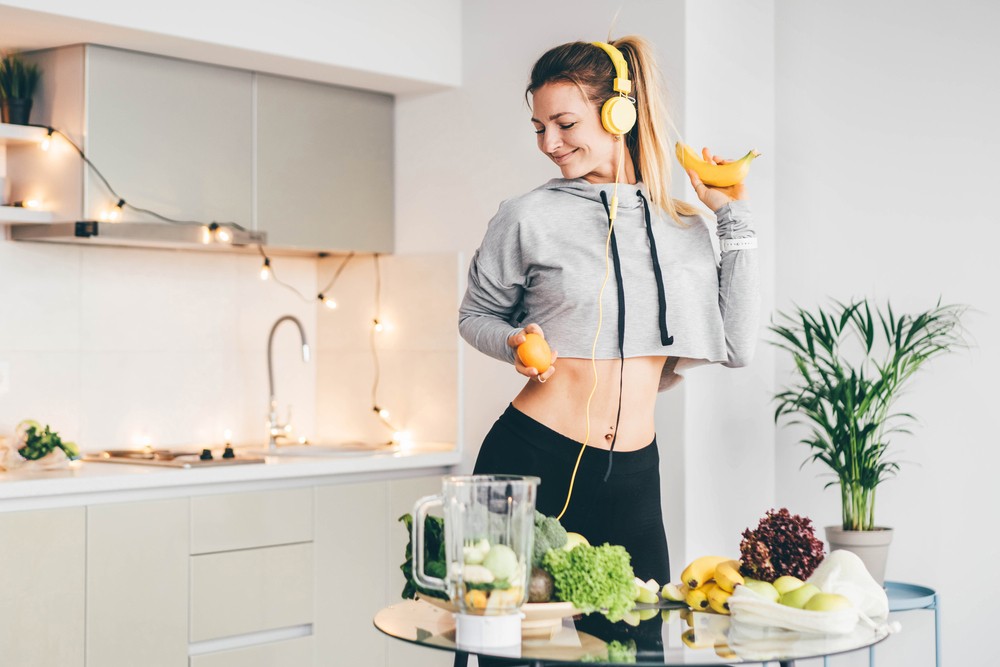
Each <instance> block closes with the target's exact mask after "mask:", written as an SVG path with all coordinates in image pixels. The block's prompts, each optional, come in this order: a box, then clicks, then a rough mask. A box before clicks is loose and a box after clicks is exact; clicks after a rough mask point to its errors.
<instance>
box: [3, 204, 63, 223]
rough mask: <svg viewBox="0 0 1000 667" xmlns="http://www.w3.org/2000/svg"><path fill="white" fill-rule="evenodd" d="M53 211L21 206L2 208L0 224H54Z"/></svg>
mask: <svg viewBox="0 0 1000 667" xmlns="http://www.w3.org/2000/svg"><path fill="white" fill-rule="evenodd" d="M53 220H55V216H54V215H52V211H39V210H36V209H31V208H21V207H20V206H0V224H6V223H9V222H52V221H53Z"/></svg>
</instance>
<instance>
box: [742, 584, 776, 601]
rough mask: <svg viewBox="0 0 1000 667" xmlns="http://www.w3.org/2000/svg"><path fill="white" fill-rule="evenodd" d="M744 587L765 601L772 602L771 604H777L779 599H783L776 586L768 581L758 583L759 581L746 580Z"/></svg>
mask: <svg viewBox="0 0 1000 667" xmlns="http://www.w3.org/2000/svg"><path fill="white" fill-rule="evenodd" d="M743 585H744V586H746V587H747V588H749V589H750V590H752V591H753V592H754V593H756V594H757V595H759V596H761V597H762V598H764V599H765V600H770V601H771V602H777V601H778V598H780V597H781V593H779V592H778V589H777V588H775V587H774V584H772V583H770V582H768V581H758V580H757V579H744V581H743Z"/></svg>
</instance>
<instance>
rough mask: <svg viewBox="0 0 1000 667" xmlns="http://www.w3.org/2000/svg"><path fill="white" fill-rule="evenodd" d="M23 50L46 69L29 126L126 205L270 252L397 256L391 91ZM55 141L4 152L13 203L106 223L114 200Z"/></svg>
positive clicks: (118, 55) (94, 53)
mask: <svg viewBox="0 0 1000 667" xmlns="http://www.w3.org/2000/svg"><path fill="white" fill-rule="evenodd" d="M28 57H29V58H30V59H32V60H34V61H35V62H37V63H38V64H39V65H40V66H41V68H42V71H43V73H44V76H43V79H42V90H41V91H40V93H39V95H38V98H37V99H36V111H35V113H34V114H33V118H32V122H34V123H40V124H44V125H51V126H52V127H55V128H57V129H58V130H60V131H61V132H64V133H65V134H66V135H67V136H69V137H70V138H71V139H72V140H73V141H74V142H75V143H77V144H78V145H80V146H81V147H82V148H83V150H84V151H85V152H86V154H87V156H88V158H89V159H90V160H91V161H92V162H93V163H94V165H95V166H96V167H97V168H98V169H100V171H101V173H102V174H103V175H104V177H105V178H106V179H107V181H108V182H109V183H110V184H111V186H112V187H113V188H114V190H115V191H116V192H117V193H118V195H120V196H121V197H123V198H125V200H126V201H127V202H128V203H129V204H131V205H132V206H135V207H139V208H144V209H149V210H151V211H155V212H156V213H159V214H161V215H163V216H166V217H169V218H173V219H176V220H182V221H188V220H193V221H199V222H203V223H208V222H219V223H236V224H238V225H240V226H242V227H244V228H247V229H253V230H255V231H263V232H265V233H266V234H267V236H268V241H267V245H268V247H269V248H271V249H287V250H294V251H306V252H323V251H347V250H357V251H368V252H376V251H377V252H391V251H392V249H393V237H394V233H393V98H392V97H391V96H389V95H384V94H379V93H371V92H365V91H359V90H353V89H348V88H341V87H337V86H331V85H326V84H318V83H312V82H306V81H301V80H297V79H288V78H282V77H276V76H269V75H262V74H255V73H253V72H249V71H245V70H239V69H233V68H228V67H221V66H216V65H206V64H203V63H196V62H190V61H185V60H177V59H173V58H164V57H161V56H153V55H149V54H144V53H137V52H134V51H125V50H120V49H113V48H108V47H102V46H95V45H83V46H72V47H64V48H58V49H50V50H45V51H38V52H35V53H33V54H30V55H29V56H28ZM53 146H55V147H57V148H58V150H49V151H40V150H38V148H37V146H35V145H30V146H24V147H17V148H14V147H12V148H10V150H8V151H7V153H8V160H7V162H8V164H7V176H8V179H9V181H10V185H11V191H12V192H11V194H12V196H11V200H19V199H23V200H28V199H35V200H41V201H43V202H44V208H45V209H46V210H48V211H51V212H52V214H53V218H54V219H55V220H56V221H67V222H71V221H76V220H107V219H108V214H109V213H112V212H114V205H115V203H116V202H117V198H116V197H115V195H114V194H113V193H112V192H111V191H109V189H108V187H107V185H106V184H105V183H103V182H102V180H101V179H100V178H99V177H98V175H97V173H95V172H94V170H92V169H90V168H89V167H87V166H86V165H85V164H84V163H83V161H82V160H80V158H79V156H77V155H76V153H75V152H74V151H73V150H72V148H70V147H69V146H68V145H66V144H64V143H62V142H58V141H56V142H53ZM119 219H120V220H121V221H128V222H149V221H154V220H156V217H154V216H152V215H148V214H145V213H142V212H138V211H135V210H133V209H130V208H126V209H125V211H124V212H123V213H122V214H120V218H119Z"/></svg>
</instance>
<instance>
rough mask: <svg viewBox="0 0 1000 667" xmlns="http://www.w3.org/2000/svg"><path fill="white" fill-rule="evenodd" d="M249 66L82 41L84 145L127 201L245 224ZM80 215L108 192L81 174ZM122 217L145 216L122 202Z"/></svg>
mask: <svg viewBox="0 0 1000 667" xmlns="http://www.w3.org/2000/svg"><path fill="white" fill-rule="evenodd" d="M252 80H253V75H252V74H251V73H250V72H245V71H241V70H236V69H228V68H225V67H216V66H212V65H202V64H199V63H193V62H188V61H184V60H174V59H172V58H161V57H157V56H150V55H146V54H142V53H135V52H132V51H120V50H117V49H108V48H102V47H87V84H86V91H87V96H86V123H87V148H86V151H87V154H88V156H89V157H90V159H91V160H92V161H93V162H94V164H96V165H97V166H98V168H99V169H100V170H101V172H102V173H103V174H104V176H105V177H106V178H107V179H108V181H110V182H111V184H112V185H113V186H114V188H115V190H117V191H118V192H119V193H120V194H121V196H122V197H125V198H126V200H128V201H129V202H130V203H132V204H134V205H135V206H139V207H142V208H148V209H151V210H153V211H156V212H157V213H160V214H162V215H165V216H167V217H170V218H175V219H179V220H200V221H207V222H211V221H216V222H235V223H237V224H239V225H241V226H243V227H246V228H250V226H251V224H252V211H251V205H252V201H253V196H252V183H253V157H252V156H253V147H252V145H251V140H250V139H251V136H252V122H253V108H252V106H251V99H252V98H251V94H252V85H253V83H252ZM85 182H86V187H85V189H84V193H85V196H84V213H83V214H84V218H86V219H89V220H98V219H100V216H101V213H102V211H105V210H108V209H110V208H111V207H113V206H114V204H115V201H116V200H115V199H114V197H113V196H112V195H111V194H110V193H109V192H108V191H107V188H105V186H104V184H103V183H101V182H100V180H99V179H98V178H96V176H95V175H94V174H93V173H89V174H87V175H86V181H85ZM122 219H123V220H130V221H143V220H154V219H155V218H152V217H150V216H148V215H144V214H142V213H137V212H135V211H131V210H126V211H125V214H124V215H123V216H122Z"/></svg>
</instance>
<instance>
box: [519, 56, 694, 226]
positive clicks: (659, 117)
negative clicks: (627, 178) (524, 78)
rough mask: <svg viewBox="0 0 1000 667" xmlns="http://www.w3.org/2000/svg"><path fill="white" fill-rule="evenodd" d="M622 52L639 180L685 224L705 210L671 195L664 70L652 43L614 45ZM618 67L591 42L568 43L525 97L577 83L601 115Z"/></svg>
mask: <svg viewBox="0 0 1000 667" xmlns="http://www.w3.org/2000/svg"><path fill="white" fill-rule="evenodd" d="M610 44H611V45H612V46H614V47H615V48H617V49H618V50H619V51H621V53H622V56H623V57H624V58H625V62H626V63H627V64H628V73H629V79H631V80H632V93H631V94H632V96H633V97H635V104H636V112H637V116H638V118H637V120H636V124H635V127H633V128H632V129H631V130H630V131H629V132H628V134H626V135H625V142H626V145H627V146H628V149H629V154H630V156H631V159H632V167H633V169H634V170H635V175H636V178H637V179H638V180H640V181H642V182H643V183H645V184H646V188H647V189H648V190H649V199H650V201H651V202H652V203H653V204H655V205H656V206H658V207H659V208H660V209H662V210H663V211H665V212H666V213H667V214H668V215H669V216H670V217H671V218H673V219H674V220H675V221H676V222H678V223H681V224H684V223H683V221H682V220H681V219H680V216H682V215H701V213H700V211H699V210H698V209H697V208H696V207H694V206H692V205H691V204H688V203H687V202H685V201H682V200H680V199H674V198H673V197H671V196H670V182H671V163H672V160H671V153H670V151H669V150H668V149H667V147H666V144H667V143H668V142H669V137H668V136H667V132H666V127H667V125H668V124H669V125H670V126H673V123H672V121H671V120H670V117H669V115H668V114H667V111H666V109H667V102H666V100H667V97H666V88H665V86H664V85H663V84H662V83H661V75H660V70H659V68H658V67H657V65H656V60H655V58H654V57H653V49H652V47H651V46H650V45H649V42H647V41H646V40H644V39H643V38H641V37H637V36H628V37H622V38H621V39H617V40H615V41H613V42H610ZM614 78H615V68H614V65H613V63H612V62H611V59H610V58H609V57H608V54H607V53H605V52H604V51H603V50H602V49H601V48H600V47H597V46H594V45H593V44H591V43H590V42H569V43H568V44H562V45H560V46H557V47H555V48H552V49H549V50H548V51H546V52H545V53H544V54H542V57H541V58H539V59H538V61H537V62H536V63H535V65H534V67H532V69H531V79H530V81H529V83H528V87H527V89H526V90H525V97H526V98H527V96H528V95H529V94H532V93H534V92H535V91H536V90H538V89H539V88H541V87H542V86H544V85H545V84H547V83H552V82H554V81H567V82H570V83H574V84H576V85H577V86H578V87H579V88H580V89H581V90H582V91H583V93H584V95H585V96H586V97H587V99H588V100H589V101H590V102H591V104H593V105H594V108H595V111H596V112H597V113H600V108H601V105H603V104H604V101H605V100H607V99H608V98H609V97H611V96H612V95H617V94H618V93H616V92H614V89H613V88H612V82H613V80H614Z"/></svg>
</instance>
